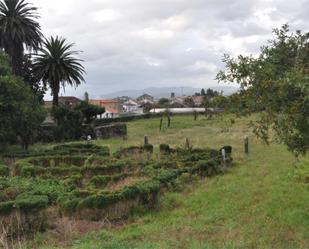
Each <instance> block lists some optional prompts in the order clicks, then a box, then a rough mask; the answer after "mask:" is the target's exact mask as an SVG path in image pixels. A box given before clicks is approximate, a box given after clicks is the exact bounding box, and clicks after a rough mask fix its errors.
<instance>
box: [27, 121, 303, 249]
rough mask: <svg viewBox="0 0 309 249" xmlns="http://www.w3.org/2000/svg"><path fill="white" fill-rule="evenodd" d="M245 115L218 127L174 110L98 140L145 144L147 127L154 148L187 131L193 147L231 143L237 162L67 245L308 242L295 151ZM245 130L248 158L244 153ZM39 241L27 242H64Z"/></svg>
mask: <svg viewBox="0 0 309 249" xmlns="http://www.w3.org/2000/svg"><path fill="white" fill-rule="evenodd" d="M229 118H230V117H226V119H227V120H228V119H229ZM248 122H249V119H245V118H242V119H237V120H236V123H235V124H234V125H233V126H232V128H231V129H230V131H229V132H222V130H224V128H226V127H225V126H226V125H225V124H226V122H225V121H223V120H221V119H220V118H216V119H213V120H206V119H203V118H202V117H200V120H198V121H193V116H192V117H191V116H179V117H173V119H172V128H171V129H166V128H165V129H164V130H163V131H161V132H160V131H159V119H153V120H140V121H136V122H132V123H129V124H128V132H129V136H128V140H126V141H123V140H121V139H111V140H105V141H97V142H96V143H97V144H99V145H109V146H110V147H111V149H112V151H115V150H116V149H118V148H122V147H126V146H128V145H140V144H142V142H143V137H144V135H146V134H147V135H148V136H149V138H150V142H151V143H153V144H154V145H155V146H156V148H158V146H159V144H160V143H168V144H170V145H172V146H182V145H184V143H185V138H186V137H188V138H189V139H190V141H191V142H192V144H193V145H194V146H195V147H212V148H219V147H221V146H223V145H232V146H233V155H234V162H235V166H234V167H233V168H232V169H230V170H229V172H227V173H226V174H225V175H221V176H217V177H214V178H211V179H206V180H203V181H200V182H199V183H198V184H196V185H194V186H191V187H189V188H186V189H185V190H184V191H182V192H179V193H167V194H165V195H164V196H163V197H162V198H161V199H160V203H159V208H158V210H156V211H151V212H142V213H138V214H136V215H135V216H133V217H132V218H130V220H129V221H128V224H127V225H124V226H117V227H115V228H111V229H105V230H101V231H98V232H92V233H90V234H88V235H84V236H83V237H81V238H80V239H79V240H75V241H74V242H73V244H72V246H71V247H69V248H74V249H88V248H89V249H104V248H106V249H120V248H121V249H122V248H132V249H133V248H134V249H142V248H143V249H152V248H156V249H161V248H164V249H165V248H171V249H174V248H194V249H202V248H203V249H206V248H207V249H208V248H291V249H294V248H303V249H305V248H309V184H305V183H304V182H301V181H297V180H295V178H294V170H295V169H294V168H295V165H296V164H297V162H296V159H295V158H294V157H293V156H292V154H290V153H289V152H287V150H286V148H285V147H284V146H282V145H277V144H272V145H271V146H269V147H266V146H264V145H263V144H262V143H261V142H259V141H258V140H256V139H255V138H254V136H253V135H252V134H251V133H250V129H249V128H248V126H247V123H248ZM246 134H248V135H249V138H250V155H249V156H248V157H244V156H243V137H244V135H246ZM308 164H309V163H308ZM308 164H307V165H308ZM42 240H43V239H42ZM48 243H49V245H50V241H49V242H48ZM39 244H41V246H38V244H34V245H31V247H32V248H34V247H36V248H44V249H51V248H63V247H53V246H47V245H44V242H42V243H39Z"/></svg>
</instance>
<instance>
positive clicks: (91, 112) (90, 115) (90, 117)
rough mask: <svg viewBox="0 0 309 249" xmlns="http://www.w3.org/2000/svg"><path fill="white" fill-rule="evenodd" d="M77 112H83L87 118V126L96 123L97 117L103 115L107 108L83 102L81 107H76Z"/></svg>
mask: <svg viewBox="0 0 309 249" xmlns="http://www.w3.org/2000/svg"><path fill="white" fill-rule="evenodd" d="M75 109H76V110H79V111H81V113H82V114H83V116H84V118H85V122H86V124H90V123H91V122H92V121H94V120H95V119H96V117H97V115H101V114H103V113H104V112H105V108H104V107H103V108H102V107H99V106H96V105H92V104H89V102H87V101H82V102H81V103H80V104H79V105H77V106H76V107H75Z"/></svg>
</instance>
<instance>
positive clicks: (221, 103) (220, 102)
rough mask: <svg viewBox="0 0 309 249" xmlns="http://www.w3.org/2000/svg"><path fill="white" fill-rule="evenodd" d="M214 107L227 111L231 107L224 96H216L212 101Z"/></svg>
mask: <svg viewBox="0 0 309 249" xmlns="http://www.w3.org/2000/svg"><path fill="white" fill-rule="evenodd" d="M212 106H213V107H215V108H223V109H227V108H228V107H229V100H228V98H227V97H225V96H223V95H218V96H215V97H214V98H213V99H212Z"/></svg>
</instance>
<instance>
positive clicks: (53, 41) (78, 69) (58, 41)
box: [34, 36, 85, 106]
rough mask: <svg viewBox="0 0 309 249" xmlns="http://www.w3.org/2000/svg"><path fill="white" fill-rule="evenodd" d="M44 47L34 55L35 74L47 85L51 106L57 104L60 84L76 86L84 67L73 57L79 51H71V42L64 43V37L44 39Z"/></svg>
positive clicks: (81, 79)
mask: <svg viewBox="0 0 309 249" xmlns="http://www.w3.org/2000/svg"><path fill="white" fill-rule="evenodd" d="M43 44H44V47H43V48H41V49H39V51H40V53H39V54H38V55H36V56H35V57H34V72H35V74H36V76H37V77H38V78H39V79H40V80H42V81H43V83H44V84H45V85H48V86H49V87H50V89H51V92H52V95H53V106H58V103H59V101H58V99H59V91H60V86H62V87H63V88H65V86H66V85H67V84H68V85H71V86H78V85H80V84H81V83H82V82H83V81H84V78H83V74H84V73H85V70H84V67H83V66H82V65H81V63H80V62H81V61H82V60H80V59H77V58H75V57H74V56H75V55H78V53H79V52H77V51H72V50H71V48H72V47H73V46H74V44H73V43H66V40H65V39H64V38H60V37H58V36H57V37H56V38H54V37H51V38H49V39H47V40H45V41H44V43H43Z"/></svg>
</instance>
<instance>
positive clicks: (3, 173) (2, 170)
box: [0, 165, 10, 176]
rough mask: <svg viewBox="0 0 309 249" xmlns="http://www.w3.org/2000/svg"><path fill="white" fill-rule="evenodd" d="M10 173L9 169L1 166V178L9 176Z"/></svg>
mask: <svg viewBox="0 0 309 249" xmlns="http://www.w3.org/2000/svg"><path fill="white" fill-rule="evenodd" d="M9 174H10V171H9V167H7V166H5V165H0V176H9Z"/></svg>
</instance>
